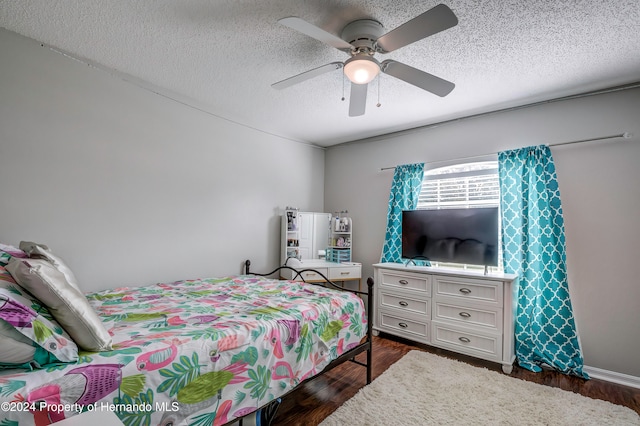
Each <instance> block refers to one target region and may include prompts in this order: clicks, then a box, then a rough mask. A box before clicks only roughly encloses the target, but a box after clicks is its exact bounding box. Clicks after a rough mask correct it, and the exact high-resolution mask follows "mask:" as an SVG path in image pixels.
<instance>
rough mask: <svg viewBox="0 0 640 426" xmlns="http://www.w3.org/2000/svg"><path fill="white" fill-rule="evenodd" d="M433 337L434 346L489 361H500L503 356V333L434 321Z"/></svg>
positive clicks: (432, 325) (432, 326) (432, 324)
mask: <svg viewBox="0 0 640 426" xmlns="http://www.w3.org/2000/svg"><path fill="white" fill-rule="evenodd" d="M431 337H432V339H431V344H432V345H434V346H439V347H441V348H445V349H450V350H453V351H456V352H460V353H464V354H467V355H471V356H475V357H478V358H482V359H486V360H489V361H500V359H501V358H502V334H492V333H487V334H484V333H481V332H476V331H473V330H469V329H466V330H465V329H464V328H457V327H454V326H450V325H448V324H442V323H440V322H437V321H432V323H431Z"/></svg>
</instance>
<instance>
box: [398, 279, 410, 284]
mask: <svg viewBox="0 0 640 426" xmlns="http://www.w3.org/2000/svg"><path fill="white" fill-rule="evenodd" d="M398 282H399V283H400V284H402V285H407V284H409V281H407V280H400V281H398Z"/></svg>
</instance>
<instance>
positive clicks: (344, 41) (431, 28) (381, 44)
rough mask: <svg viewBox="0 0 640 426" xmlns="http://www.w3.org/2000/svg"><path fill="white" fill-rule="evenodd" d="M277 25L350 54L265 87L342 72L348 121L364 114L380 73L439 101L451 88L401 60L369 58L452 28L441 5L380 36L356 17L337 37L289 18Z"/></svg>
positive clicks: (377, 28) (378, 28)
mask: <svg viewBox="0 0 640 426" xmlns="http://www.w3.org/2000/svg"><path fill="white" fill-rule="evenodd" d="M278 22H279V23H280V24H282V25H285V26H287V27H289V28H292V29H294V30H296V31H299V32H301V33H302V34H306V35H308V36H309V37H312V38H315V39H316V40H319V41H321V42H323V43H326V44H328V45H330V46H333V47H335V48H336V49H339V50H342V51H343V52H346V53H348V54H350V55H351V58H349V59H347V60H346V61H345V62H331V63H329V64H326V65H323V66H321V67H318V68H314V69H312V70H309V71H306V72H303V73H302V74H298V75H295V76H293V77H289V78H287V79H285V80H282V81H279V82H277V83H274V84H272V85H271V86H272V87H273V88H275V89H284V88H287V87H290V86H293V85H294V84H297V83H301V82H303V81H305V80H308V79H310V78H313V77H317V76H319V75H322V74H324V73H327V72H330V71H334V70H339V69H344V74H345V75H346V76H347V78H348V79H349V80H350V81H351V97H350V100H349V116H350V117H355V116H359V115H363V114H364V111H365V106H366V100H367V85H368V83H369V82H371V81H372V80H373V79H374V78H376V76H377V75H378V73H379V72H380V71H382V72H383V73H385V74H388V75H391V76H393V77H396V78H399V79H400V80H403V81H406V82H407V83H410V84H413V85H414V86H417V87H419V88H421V89H423V90H426V91H428V92H431V93H434V94H436V95H438V96H441V97H442V96H446V95H448V94H449V93H450V92H451V91H452V90H453V88H454V87H455V84H453V83H451V82H450V81H447V80H443V79H441V78H440V77H436V76H435V75H433V74H429V73H427V72H424V71H421V70H419V69H416V68H413V67H410V66H409V65H405V64H403V63H401V62H397V61H394V60H391V59H387V60H385V61H383V62H378V61H377V60H376V59H375V58H374V57H373V56H374V55H375V54H376V53H382V54H384V53H389V52H393V51H394V50H396V49H399V48H401V47H404V46H407V45H409V44H411V43H414V42H416V41H418V40H421V39H423V38H425V37H429V36H431V35H434V34H436V33H439V32H440V31H444V30H446V29H448V28H451V27H454V26H456V25H457V24H458V18H457V17H456V15H455V14H454V13H453V11H452V10H451V9H449V7H447V6H445V5H444V4H439V5H437V6H436V7H434V8H432V9H430V10H428V11H426V12H424V13H422V14H421V15H418V16H417V17H415V18H413V19H411V20H410V21H407V22H405V23H404V24H402V25H400V26H399V27H397V28H396V29H394V30H392V31H389V32H387V33H386V34H385V33H384V28H383V27H382V24H381V23H379V22H378V21H374V20H372V19H360V20H357V21H353V22H351V23H349V24H347V26H346V27H344V29H343V30H342V34H341V37H337V36H335V35H333V34H331V33H328V32H326V31H325V30H323V29H321V28H318V27H316V26H315V25H312V24H310V23H308V22H306V21H304V20H303V19H301V18H298V17H295V16H292V17H288V18H283V19H280V20H279V21H278Z"/></svg>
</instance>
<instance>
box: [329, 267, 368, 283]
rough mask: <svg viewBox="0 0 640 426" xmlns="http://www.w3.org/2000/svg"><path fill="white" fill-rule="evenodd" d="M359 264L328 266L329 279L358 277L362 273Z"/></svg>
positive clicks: (337, 279) (338, 279)
mask: <svg viewBox="0 0 640 426" xmlns="http://www.w3.org/2000/svg"><path fill="white" fill-rule="evenodd" d="M361 271H362V268H361V267H360V266H345V267H338V268H333V267H331V268H329V279H330V280H332V281H340V280H353V279H359V278H360V277H361V275H362V272H361Z"/></svg>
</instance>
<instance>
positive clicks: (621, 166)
mask: <svg viewBox="0 0 640 426" xmlns="http://www.w3.org/2000/svg"><path fill="white" fill-rule="evenodd" d="M638 117H640V89H634V90H628V91H624V92H616V93H609V94H603V95H597V96H592V97H586V98H580V99H573V100H565V101H561V102H553V103H547V104H544V105H540V106H533V107H528V108H524V109H519V110H515V111H510V112H503V113H496V114H492V115H485V116H481V117H477V118H470V119H466V120H460V121H457V122H452V123H448V124H443V125H440V126H437V127H432V128H425V129H416V130H413V131H410V132H405V133H400V134H395V135H387V136H385V137H380V138H374V139H370V140H365V141H362V142H356V143H351V144H346V145H341V146H336V147H332V148H330V149H328V150H327V154H326V159H325V161H326V170H325V182H326V184H325V210H327V211H335V210H343V209H348V210H349V212H350V213H351V216H352V217H353V221H354V228H353V229H354V258H355V259H354V260H355V261H359V262H362V264H363V273H364V274H367V275H372V274H373V268H372V266H371V265H372V264H373V263H376V262H378V261H379V260H380V252H381V249H382V244H383V239H384V232H385V224H386V213H387V202H388V197H389V189H390V186H391V179H392V177H393V170H389V171H380V168H382V167H390V166H395V165H397V164H406V163H414V162H426V163H432V162H440V163H436V164H428V167H430V168H433V167H440V166H443V165H446V164H450V163H458V162H461V161H460V160H457V159H460V158H463V157H469V156H475V155H483V154H491V153H496V152H498V151H502V150H505V149H512V148H517V147H523V146H529V145H538V144H553V143H557V142H564V141H573V140H580V139H587V138H593V137H597V136H606V135H612V134H618V133H622V132H632V133H633V135H634V136H633V137H632V138H631V139H617V140H610V141H607V142H593V143H584V144H579V145H566V146H562V147H555V148H552V149H551V150H552V153H553V156H554V159H555V164H556V168H557V174H558V180H559V185H560V191H561V196H562V203H563V209H564V217H565V229H566V237H567V267H568V273H569V287H570V293H571V297H572V302H573V306H574V313H575V316H576V320H577V326H578V331H579V334H580V337H581V341H582V347H583V353H584V357H585V364H586V365H587V366H589V367H595V368H598V369H603V370H608V371H613V372H617V373H622V374H626V375H631V376H635V377H640V364H638V355H637V354H638V353H640V331H639V330H640V328H639V327H638V325H639V324H640V309H638V306H639V305H640V279H639V278H638V267H637V261H638V254H639V253H640V250H639V248H638V247H639V245H638V244H639V241H640V225H639V224H638V219H637V218H638V212H639V211H640V185H638V183H639V182H640V167H639V166H638V163H639V162H640V143H638V141H639V139H640V121H639V120H638ZM489 157H491V156H489ZM493 158H495V155H494V156H493ZM466 161H470V160H466Z"/></svg>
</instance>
